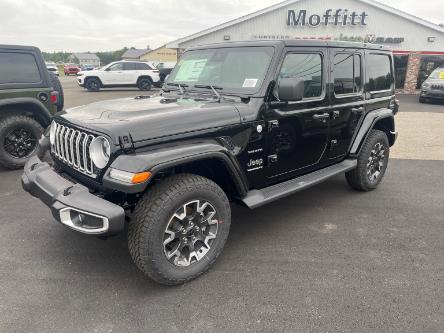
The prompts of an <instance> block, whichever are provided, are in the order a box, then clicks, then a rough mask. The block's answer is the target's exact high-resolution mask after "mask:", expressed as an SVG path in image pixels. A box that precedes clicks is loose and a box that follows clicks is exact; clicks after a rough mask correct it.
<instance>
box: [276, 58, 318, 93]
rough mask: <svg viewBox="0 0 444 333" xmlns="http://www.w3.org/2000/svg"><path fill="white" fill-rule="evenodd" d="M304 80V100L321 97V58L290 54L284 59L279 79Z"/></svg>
mask: <svg viewBox="0 0 444 333" xmlns="http://www.w3.org/2000/svg"><path fill="white" fill-rule="evenodd" d="M281 78H301V79H303V80H304V84H305V91H304V98H314V97H320V96H321V95H322V57H321V55H320V54H319V53H290V54H288V55H287V56H286V57H285V60H284V63H283V65H282V68H281V71H280V73H279V79H281Z"/></svg>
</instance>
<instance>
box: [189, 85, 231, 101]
mask: <svg viewBox="0 0 444 333" xmlns="http://www.w3.org/2000/svg"><path fill="white" fill-rule="evenodd" d="M194 88H201V89H211V90H212V91H213V93H214V95H215V96H216V98H217V100H218V101H219V102H220V99H221V95H220V94H219V92H218V91H217V90H223V89H224V88H222V87H216V86H212V85H211V84H207V85H205V84H196V85H194Z"/></svg>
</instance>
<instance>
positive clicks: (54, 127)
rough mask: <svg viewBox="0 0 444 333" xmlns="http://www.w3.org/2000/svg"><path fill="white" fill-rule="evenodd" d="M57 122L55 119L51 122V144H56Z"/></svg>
mask: <svg viewBox="0 0 444 333" xmlns="http://www.w3.org/2000/svg"><path fill="white" fill-rule="evenodd" d="M56 126H57V125H56V123H55V121H54V120H53V121H52V123H51V128H50V129H49V142H51V145H54V144H55V134H56Z"/></svg>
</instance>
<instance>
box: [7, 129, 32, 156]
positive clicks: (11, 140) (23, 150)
mask: <svg viewBox="0 0 444 333" xmlns="http://www.w3.org/2000/svg"><path fill="white" fill-rule="evenodd" d="M36 147H37V138H36V137H35V136H34V134H33V133H32V132H31V131H29V130H27V129H25V128H15V129H13V130H12V131H10V132H9V133H8V134H7V135H6V136H5V139H4V149H5V151H6V152H7V153H8V154H9V155H11V156H12V157H14V158H24V157H27V156H30V155H31V154H32V153H33V152H34V150H35V149H36Z"/></svg>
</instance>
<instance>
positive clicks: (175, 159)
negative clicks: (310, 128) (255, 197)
mask: <svg viewBox="0 0 444 333" xmlns="http://www.w3.org/2000/svg"><path fill="white" fill-rule="evenodd" d="M208 159H217V160H218V161H220V162H222V163H223V164H224V166H225V167H226V169H227V170H228V172H229V174H230V176H231V178H232V181H233V183H234V185H235V186H236V190H237V191H238V193H239V195H240V196H245V195H246V193H247V192H248V183H247V180H246V178H245V177H244V174H243V173H242V169H241V167H240V166H239V164H238V162H237V159H236V157H235V155H234V153H233V151H231V150H229V149H228V148H226V147H225V146H223V145H222V144H220V143H219V142H217V141H216V140H203V141H202V140H200V141H191V142H190V141H189V142H186V143H182V144H178V145H171V144H166V145H161V146H157V147H155V148H153V149H150V150H148V151H144V152H136V153H135V154H132V155H120V156H118V157H117V158H116V159H115V160H114V161H113V162H112V163H111V166H110V168H108V170H107V171H106V173H105V175H104V177H103V184H104V185H105V187H108V188H111V189H114V190H118V191H121V192H125V193H140V192H143V191H145V189H146V188H147V186H148V185H149V183H150V180H151V179H154V178H155V177H156V176H157V175H158V174H159V173H161V172H162V171H164V170H167V169H170V168H172V167H176V166H180V165H184V164H187V163H190V162H196V161H204V160H208ZM111 169H118V170H121V171H126V172H131V173H138V172H144V171H149V172H151V173H152V176H151V178H150V180H149V181H148V182H146V183H143V184H138V185H130V184H125V183H123V182H119V181H117V180H115V179H111V178H110V176H109V173H110V171H111Z"/></svg>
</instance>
